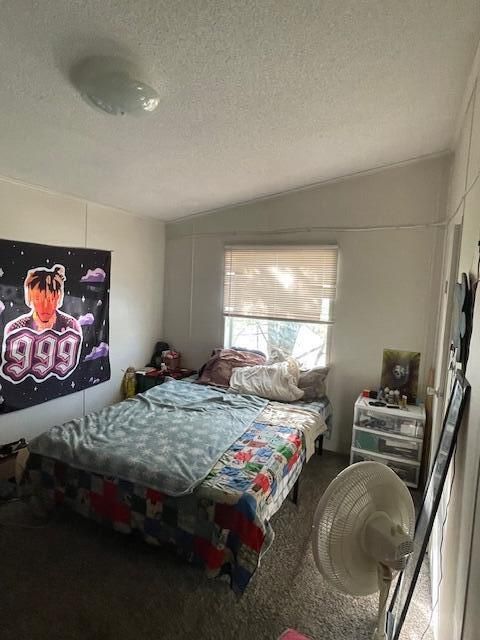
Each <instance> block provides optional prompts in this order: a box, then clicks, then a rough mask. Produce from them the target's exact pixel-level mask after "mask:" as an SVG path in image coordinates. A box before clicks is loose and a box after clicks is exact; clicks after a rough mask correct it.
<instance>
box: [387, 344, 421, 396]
mask: <svg viewBox="0 0 480 640" xmlns="http://www.w3.org/2000/svg"><path fill="white" fill-rule="evenodd" d="M419 368H420V354H419V353H418V352H417V351H399V350H398V349H384V350H383V362H382V380H381V383H380V386H381V387H382V388H383V389H384V388H385V387H388V388H389V389H392V390H393V391H395V390H398V391H400V395H402V396H403V395H405V396H407V398H408V402H409V404H415V402H416V401H417V392H418V370H419Z"/></svg>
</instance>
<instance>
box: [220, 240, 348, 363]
mask: <svg viewBox="0 0 480 640" xmlns="http://www.w3.org/2000/svg"><path fill="white" fill-rule="evenodd" d="M235 247H242V248H249V249H253V250H254V249H258V250H259V251H260V250H262V249H267V248H271V249H275V248H277V249H303V248H312V249H322V248H323V247H325V248H328V249H335V250H336V253H337V260H336V279H335V297H334V298H332V300H333V305H334V306H333V320H319V321H318V322H315V323H309V322H308V321H306V320H297V319H286V318H278V319H277V320H278V321H279V322H295V323H298V324H321V325H326V326H327V339H326V346H325V363H326V364H325V366H327V367H329V366H331V363H332V360H331V353H332V341H333V330H334V326H335V324H336V321H337V317H336V309H337V302H338V282H339V265H340V247H339V246H338V244H337V243H322V244H316V243H304V244H303V243H302V244H298V243H295V244H288V243H285V244H278V243H271V244H269V243H264V244H253V243H244V242H238V243H232V242H228V243H225V244H224V246H223V253H222V297H221V309H222V312H221V313H222V319H223V327H222V333H223V340H222V344H223V346H224V348H227V347H226V344H227V342H228V343H229V344H230V343H231V342H232V341H231V340H228V341H227V340H226V339H225V338H226V335H227V331H226V318H245V317H250V318H252V319H253V320H267V318H263V317H261V316H242V315H238V314H234V313H231V314H227V313H225V312H224V309H225V262H226V253H227V251H228V250H229V249H235ZM271 320H275V319H274V318H271ZM230 346H232V345H230ZM234 346H236V345H234Z"/></svg>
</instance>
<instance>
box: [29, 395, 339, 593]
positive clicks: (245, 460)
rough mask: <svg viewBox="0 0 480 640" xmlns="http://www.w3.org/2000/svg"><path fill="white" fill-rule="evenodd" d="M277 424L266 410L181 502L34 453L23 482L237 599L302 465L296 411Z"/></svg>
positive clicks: (279, 416)
mask: <svg viewBox="0 0 480 640" xmlns="http://www.w3.org/2000/svg"><path fill="white" fill-rule="evenodd" d="M326 406H327V405H326V403H325V404H324V409H325V408H326ZM267 409H268V411H267ZM281 412H283V413H281ZM284 418H285V406H283V407H279V408H278V414H277V416H276V415H275V407H272V405H269V406H268V407H267V408H266V409H265V410H264V411H263V412H261V413H260V415H259V416H258V417H257V418H256V420H255V421H254V422H253V423H252V424H251V425H250V427H249V428H247V429H246V430H245V431H244V433H243V434H242V435H241V436H240V437H239V438H237V440H236V441H235V442H234V443H233V444H232V445H231V446H230V447H229V448H228V449H227V451H225V453H224V454H223V455H222V456H221V457H220V459H219V460H218V461H217V463H216V464H215V465H214V466H213V468H212V469H211V471H210V473H209V474H208V476H207V477H206V478H205V479H204V481H203V482H202V483H201V484H200V485H199V486H198V487H197V488H196V489H195V490H194V491H193V492H192V493H190V494H188V495H184V496H180V497H173V496H170V495H167V494H166V493H164V492H162V491H159V490H157V489H154V488H151V487H147V486H145V485H142V484H138V483H135V482H131V481H129V480H124V479H119V478H118V477H115V476H110V475H105V474H98V473H93V472H91V471H85V470H82V469H78V468H75V467H72V466H71V465H69V464H66V463H64V462H60V461H58V460H55V459H53V458H51V457H49V456H44V455H41V454H38V453H33V454H32V455H31V457H30V461H29V474H30V479H31V481H32V482H33V485H34V487H36V488H37V490H38V491H40V492H41V493H42V495H43V497H44V498H45V499H46V500H47V501H48V503H50V504H51V505H53V504H57V505H67V506H68V507H70V508H72V509H74V510H75V511H76V512H77V513H80V514H81V515H83V516H85V517H87V518H90V519H93V520H96V521H99V522H102V523H108V524H109V525H110V526H112V527H113V529H115V530H117V531H121V532H124V533H130V532H132V531H137V532H139V533H140V534H141V535H142V536H143V538H144V539H145V540H146V541H147V542H149V543H152V544H165V543H171V544H173V545H174V547H175V549H176V551H177V553H178V554H179V555H181V556H182V557H184V558H185V559H187V560H188V561H190V562H193V563H195V564H199V565H201V566H203V567H204V568H205V569H206V572H207V574H208V575H209V576H211V577H214V576H219V575H227V576H228V577H229V579H230V584H231V587H232V589H233V590H234V591H236V592H238V593H242V592H243V591H244V590H245V589H246V587H247V585H248V583H249V581H250V579H251V578H252V576H253V574H254V573H255V570H256V568H257V567H258V565H259V562H260V558H261V556H262V554H263V553H264V552H265V551H266V550H267V549H268V547H269V546H270V543H271V542H272V540H273V531H272V529H271V526H270V523H269V520H270V518H271V517H272V515H273V514H274V513H275V512H276V511H277V510H278V508H279V507H280V506H281V504H282V502H283V501H284V499H285V497H286V496H287V495H288V493H289V492H290V490H291V489H292V488H293V486H294V484H295V482H296V480H297V479H298V476H299V475H300V472H301V470H302V466H303V464H304V461H305V456H306V448H305V437H304V433H303V431H302V428H301V426H300V425H299V423H298V413H297V416H296V425H295V426H292V425H289V424H287V423H286V422H285V420H284ZM327 422H328V419H327ZM272 423H274V424H272Z"/></svg>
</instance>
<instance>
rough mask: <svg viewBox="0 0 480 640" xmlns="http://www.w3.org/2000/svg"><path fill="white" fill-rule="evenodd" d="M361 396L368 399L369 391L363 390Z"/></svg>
mask: <svg viewBox="0 0 480 640" xmlns="http://www.w3.org/2000/svg"><path fill="white" fill-rule="evenodd" d="M362 396H363V397H364V398H369V397H370V389H364V390H363V391H362Z"/></svg>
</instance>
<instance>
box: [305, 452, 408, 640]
mask: <svg viewBox="0 0 480 640" xmlns="http://www.w3.org/2000/svg"><path fill="white" fill-rule="evenodd" d="M414 528H415V509H414V506H413V501H412V498H411V496H410V493H409V491H408V489H407V487H406V486H405V485H404V484H403V482H402V481H401V480H400V478H399V477H398V476H397V475H396V474H395V472H394V471H392V470H391V469H390V468H389V467H387V466H386V465H384V464H380V463H378V462H358V463H356V464H353V465H351V466H350V467H347V468H346V469H344V471H342V472H341V473H340V474H339V475H338V476H337V477H336V478H335V480H333V482H331V483H330V485H329V486H328V488H327V490H326V491H325V493H324V494H323V496H322V498H321V499H320V502H319V503H318V506H317V509H316V511H315V517H314V522H313V541H312V544H313V555H314V557H315V562H316V565H317V567H318V569H319V571H320V573H321V574H322V575H323V577H324V578H325V579H326V580H327V581H328V582H329V583H330V584H331V585H332V586H333V587H335V588H336V589H338V590H339V591H342V592H343V593H346V594H349V595H353V596H366V595H370V594H372V593H375V592H376V591H380V598H379V607H378V619H377V627H376V629H375V633H374V636H373V638H374V640H386V637H387V636H386V633H385V618H386V607H387V600H388V593H389V590H390V584H391V582H392V579H393V571H398V570H401V569H404V568H405V566H406V564H407V560H408V557H409V555H410V554H411V553H412V552H413V534H414Z"/></svg>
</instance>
